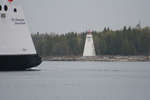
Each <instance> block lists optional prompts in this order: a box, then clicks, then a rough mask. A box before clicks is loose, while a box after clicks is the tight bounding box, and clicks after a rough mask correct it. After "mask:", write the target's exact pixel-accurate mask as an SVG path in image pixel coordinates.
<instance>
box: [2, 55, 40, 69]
mask: <svg viewBox="0 0 150 100" xmlns="http://www.w3.org/2000/svg"><path fill="white" fill-rule="evenodd" d="M40 63H41V57H39V56H38V55H37V54H33V55H0V70H26V69H28V68H32V67H36V66H38V65H39V64H40Z"/></svg>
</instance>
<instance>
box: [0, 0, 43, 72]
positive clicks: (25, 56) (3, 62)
mask: <svg viewBox="0 0 150 100" xmlns="http://www.w3.org/2000/svg"><path fill="white" fill-rule="evenodd" d="M40 63H41V58H40V57H39V55H38V54H37V52H36V50H35V47H34V44H33V41H32V38H31V33H30V31H29V30H28V25H27V21H26V20H25V18H24V14H23V9H22V8H21V7H20V6H16V5H13V0H8V1H6V0H5V2H3V3H0V70H1V69H6V70H7V69H13V70H15V69H27V68H31V67H35V66H37V65H39V64H40Z"/></svg>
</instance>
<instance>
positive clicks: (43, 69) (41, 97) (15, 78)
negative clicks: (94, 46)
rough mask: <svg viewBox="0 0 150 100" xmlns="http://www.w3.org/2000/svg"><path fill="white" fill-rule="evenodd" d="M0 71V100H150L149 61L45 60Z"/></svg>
mask: <svg viewBox="0 0 150 100" xmlns="http://www.w3.org/2000/svg"><path fill="white" fill-rule="evenodd" d="M35 69H36V70H33V71H18V72H17V71H13V72H0V100H150V63H149V62H132V63H129V62H44V63H43V64H41V65H40V66H39V67H37V68H35Z"/></svg>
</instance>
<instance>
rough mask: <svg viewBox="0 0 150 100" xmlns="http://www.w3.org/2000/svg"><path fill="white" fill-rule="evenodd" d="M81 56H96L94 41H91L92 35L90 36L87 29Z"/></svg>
mask: <svg viewBox="0 0 150 100" xmlns="http://www.w3.org/2000/svg"><path fill="white" fill-rule="evenodd" d="M83 56H85V57H90V56H96V53H95V48H94V42H93V36H92V32H91V31H89V32H88V34H87V35H86V41H85V46H84V51H83Z"/></svg>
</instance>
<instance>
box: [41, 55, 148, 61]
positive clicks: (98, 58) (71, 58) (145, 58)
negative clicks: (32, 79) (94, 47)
mask: <svg viewBox="0 0 150 100" xmlns="http://www.w3.org/2000/svg"><path fill="white" fill-rule="evenodd" d="M42 59H43V61H100V62H150V56H95V57H82V56H63V57H52V56H50V57H42Z"/></svg>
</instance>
